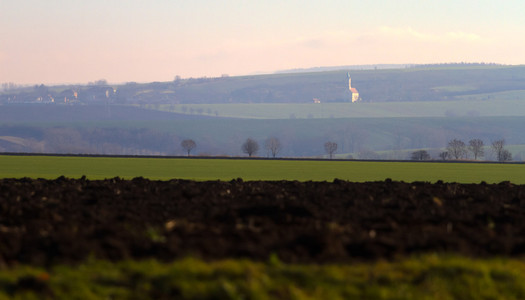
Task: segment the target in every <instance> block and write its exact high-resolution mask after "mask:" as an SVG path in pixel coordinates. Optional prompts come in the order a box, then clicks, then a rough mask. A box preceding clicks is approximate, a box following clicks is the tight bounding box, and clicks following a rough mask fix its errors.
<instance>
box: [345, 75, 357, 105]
mask: <svg viewBox="0 0 525 300" xmlns="http://www.w3.org/2000/svg"><path fill="white" fill-rule="evenodd" d="M346 75H347V76H348V89H349V90H350V93H352V102H357V101H359V92H358V91H357V89H356V88H353V87H352V78H350V72H348V73H346Z"/></svg>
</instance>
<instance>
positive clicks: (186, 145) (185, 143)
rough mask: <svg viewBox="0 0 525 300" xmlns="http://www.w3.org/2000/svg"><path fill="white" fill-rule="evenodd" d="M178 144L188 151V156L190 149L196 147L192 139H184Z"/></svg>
mask: <svg viewBox="0 0 525 300" xmlns="http://www.w3.org/2000/svg"><path fill="white" fill-rule="evenodd" d="M180 146H181V147H182V149H184V151H186V152H187V153H188V156H190V152H191V150H193V149H195V147H197V144H196V143H195V141H194V140H184V141H182V142H181V143H180Z"/></svg>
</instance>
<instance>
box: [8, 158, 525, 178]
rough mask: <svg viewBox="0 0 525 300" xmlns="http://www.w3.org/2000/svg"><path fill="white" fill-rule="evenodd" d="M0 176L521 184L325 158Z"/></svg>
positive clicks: (23, 167) (27, 164)
mask: <svg viewBox="0 0 525 300" xmlns="http://www.w3.org/2000/svg"><path fill="white" fill-rule="evenodd" d="M0 166H1V169H0V177H1V178H21V177H32V178H47V179H54V178H57V177H59V176H66V177H70V178H80V177H82V176H86V177H87V178H90V179H104V178H112V177H121V178H125V179H131V178H134V177H145V178H149V179H154V180H169V179H173V178H179V179H191V180H201V181H202V180H231V179H235V178H243V179H244V180H299V181H309V180H313V181H332V180H334V179H336V178H337V179H342V180H349V181H354V182H366V181H381V180H385V179H387V178H390V179H393V180H398V181H405V182H412V181H427V182H436V181H438V180H443V181H445V182H461V183H480V182H482V181H485V182H488V183H498V182H502V181H511V182H513V183H516V184H525V172H524V171H523V165H522V164H496V163H494V164H492V163H490V164H487V163H432V162H430V163H429V162H427V163H424V162H422V163H418V162H367V161H329V160H266V159H262V160H253V159H252V160H251V159H185V158H111V157H76V156H68V157H60V156H6V155H3V156H0Z"/></svg>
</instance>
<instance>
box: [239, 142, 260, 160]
mask: <svg viewBox="0 0 525 300" xmlns="http://www.w3.org/2000/svg"><path fill="white" fill-rule="evenodd" d="M241 149H242V152H244V153H246V154H248V156H249V157H252V155H254V154H257V152H258V151H259V144H258V143H257V141H255V140H253V139H251V138H248V139H246V142H244V144H242V147H241Z"/></svg>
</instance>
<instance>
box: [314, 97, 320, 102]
mask: <svg viewBox="0 0 525 300" xmlns="http://www.w3.org/2000/svg"><path fill="white" fill-rule="evenodd" d="M313 101H314V103H321V100H319V99H317V98H314V99H313Z"/></svg>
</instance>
